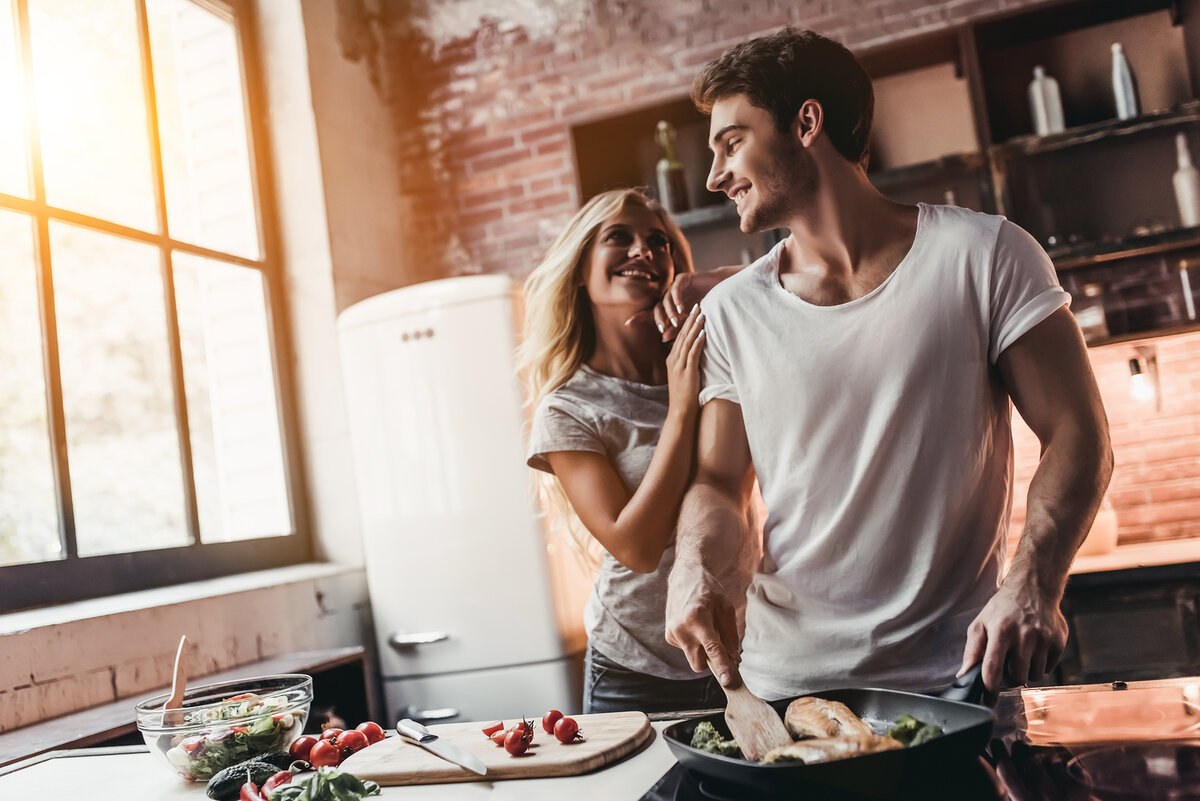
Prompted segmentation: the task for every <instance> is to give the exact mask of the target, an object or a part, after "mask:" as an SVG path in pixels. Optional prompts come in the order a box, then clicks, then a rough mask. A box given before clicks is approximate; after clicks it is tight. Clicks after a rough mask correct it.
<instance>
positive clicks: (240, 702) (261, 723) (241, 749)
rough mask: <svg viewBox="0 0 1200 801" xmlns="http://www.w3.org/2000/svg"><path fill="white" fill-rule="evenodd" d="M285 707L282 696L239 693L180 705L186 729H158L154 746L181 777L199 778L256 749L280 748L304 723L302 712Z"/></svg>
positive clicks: (238, 759) (270, 749)
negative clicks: (213, 702)
mask: <svg viewBox="0 0 1200 801" xmlns="http://www.w3.org/2000/svg"><path fill="white" fill-rule="evenodd" d="M287 707H288V699H287V697H286V696H282V695H278V696H265V697H264V696H259V695H256V694H254V693H243V694H242V695H235V696H233V697H232V698H229V699H226V701H225V702H224V703H222V704H220V705H218V706H214V707H210V708H208V709H198V710H186V711H183V712H182V715H183V719H182V721H181V723H180V724H179V725H180V727H181V728H183V727H186V728H188V729H192V731H189V732H187V733H184V734H174V735H172V734H164V735H162V736H161V737H159V738H158V747H159V749H160V750H162V751H163V753H164V754H165V755H166V757H167V761H168V762H170V763H171V766H172V767H173V768H175V770H176V771H177V772H178V773H179V774H180V775H181V776H183V777H184V778H186V779H190V780H192V781H205V780H207V779H209V778H211V777H212V775H213V774H214V773H217V772H218V771H219V770H221V769H222V768H224V767H228V766H229V765H235V764H237V763H239V762H244V761H246V760H247V759H250V758H251V757H253V756H257V755H258V754H261V753H264V752H267V751H277V750H284V751H286V750H287V745H288V744H289V743H290V742H291V741H292V740H293V739H295V737H296V735H297V734H299V732H300V730H301V729H303V728H304V714H303V713H302V712H293V711H286V710H287ZM195 727H202V728H199V729H198V730H197V729H196V728H195Z"/></svg>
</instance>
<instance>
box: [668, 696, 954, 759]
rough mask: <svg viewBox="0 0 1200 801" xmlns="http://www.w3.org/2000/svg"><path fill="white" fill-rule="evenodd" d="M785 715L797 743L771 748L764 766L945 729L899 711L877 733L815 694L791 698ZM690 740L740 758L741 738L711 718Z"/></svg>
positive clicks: (893, 744)
mask: <svg viewBox="0 0 1200 801" xmlns="http://www.w3.org/2000/svg"><path fill="white" fill-rule="evenodd" d="M783 719H784V725H785V726H787V730H788V732H789V733H790V734H791V735H792V736H793V737H795V738H796V742H794V743H792V744H791V745H785V746H782V747H780V748H775V749H773V750H771V751H770V752H768V753H767V755H766V757H765V758H764V759H763V764H766V763H774V762H802V763H805V764H814V763H817V762H828V761H830V760H834V759H844V758H846V757H851V756H859V755H861V754H870V753H875V752H876V751H891V750H894V749H897V748H904V747H909V748H911V747H913V746H916V745H921V744H922V743H926V742H929V741H930V740H932V739H934V738H936V737H941V736H942V735H943V734H944V732H943V731H942V729H941V727H939V726H937V725H935V724H932V723H926V722H924V721H922V720H920V719H918V718H916V717H914V716H912V715H901V716H900V717H898V718H896V720H895V722H894V723H893V724H892V726H891V728H889V729H888V731H887V734H878V733H876V732H875V731H874V730H872V728H871V726H870V725H869V724H868V723H867V722H866V721H864V720H863V719H862V718H860V717H858V715H855V714H854V713H853V712H851V711H850V708H849V707H847V706H846V705H845V704H843V703H840V702H838V701H829V700H826V699H824V698H816V697H813V696H807V697H804V698H797V699H796V700H795V701H792V703H791V704H789V705H788V708H787V711H786V712H785V713H784V716H783ZM691 744H692V747H693V748H700V749H703V750H705V751H710V752H712V753H714V754H720V755H721V756H729V757H739V758H740V757H741V756H742V752H741V751H740V750H739V748H738V744H737V741H735V740H726V739H725V738H723V737H722V736H721V733H720V732H718V731H717V729H716V727H714V726H713V724H711V723H709V722H708V721H702V722H701V723H699V724H697V726H696V728H695V731H694V732H693V733H692V742H691Z"/></svg>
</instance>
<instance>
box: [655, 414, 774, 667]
mask: <svg viewBox="0 0 1200 801" xmlns="http://www.w3.org/2000/svg"><path fill="white" fill-rule="evenodd" d="M696 453H697V466H696V478H695V480H694V481H693V482H692V485H691V487H690V488H689V489H688V491H687V494H686V495H684V498H683V506H682V509H681V510H680V514H679V526H678V528H677V534H676V542H675V565H674V567H673V568H672V569H671V575H670V577H669V579H668V582H667V627H666V631H667V642H669V643H671V644H672V645H675V646H676V647H678V648H681V649H683V651H684V653H685V654H687V659H688V663H689V664H690V665H691V666H692V670H695V671H696V672H697V673H702V672H704V671H705V670H706V669H707V667H708V665H709V664H711V665H712V671H713V673H714V674H715V675H716V676H717V678H718V679H719V680H720V682H721V684H723V685H725V686H736V684H737V681H736V680H735V678H734V677H735V676H736V675H737V662H738V661H739V657H738V652H739V644H740V636H739V633H738V626H737V622H736V621H737V616H736V610H737V608H738V607H740V606H741V605H742V604H743V603H744V602H745V594H746V588H747V587H748V586H749V583H750V579H751V577H752V576H753V574H754V568H755V566H756V565H757V564H758V558H759V556H760V553H759V551H760V547H759V546H760V543H759V540H758V538H757V536H756V534H757V532H754V531H750V527H749V526H748V525H747V522H748V512H749V508H750V494H751V491H752V488H753V485H754V470H753V464H752V462H751V459H750V446H749V444H748V443H747V441H746V429H745V426H744V425H743V423H742V409H741V407H740V406H738V405H737V404H735V403H732V402H730V401H726V400H713V401H710V402H709V403H708V404H706V405H705V406H704V408H703V409H702V410H701V413H700V430H699V435H698V441H697V445H696Z"/></svg>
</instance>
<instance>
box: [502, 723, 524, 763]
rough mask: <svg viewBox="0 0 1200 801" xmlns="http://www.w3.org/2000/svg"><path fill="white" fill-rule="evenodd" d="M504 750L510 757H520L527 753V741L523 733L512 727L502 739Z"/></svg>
mask: <svg viewBox="0 0 1200 801" xmlns="http://www.w3.org/2000/svg"><path fill="white" fill-rule="evenodd" d="M504 750H505V751H507V752H508V753H509V755H510V756H520V755H521V754H523V753H525V752H526V751H528V750H529V741H528V740H526V739H525V733H524V732H523V731H520V730H519V729H517V728H516V727H515V726H514V727H513V728H512V729H511V730H510V731H509V732H508V735H507V736H506V737H505V738H504Z"/></svg>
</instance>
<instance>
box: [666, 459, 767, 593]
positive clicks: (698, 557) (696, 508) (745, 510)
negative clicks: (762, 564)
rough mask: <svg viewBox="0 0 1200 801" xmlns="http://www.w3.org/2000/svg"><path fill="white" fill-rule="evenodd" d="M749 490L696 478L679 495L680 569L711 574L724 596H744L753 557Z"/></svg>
mask: <svg viewBox="0 0 1200 801" xmlns="http://www.w3.org/2000/svg"><path fill="white" fill-rule="evenodd" d="M749 500H750V498H749V492H748V491H743V492H741V493H734V492H730V491H729V490H726V489H723V488H720V487H717V486H715V485H713V484H709V483H707V482H705V481H703V480H698V481H697V482H696V483H695V484H693V485H692V486H691V487H690V488H689V489H688V491H687V494H686V495H684V497H683V506H682V508H681V509H680V512H679V527H678V533H677V540H676V544H675V565H676V568H677V569H678V570H680V571H686V572H689V573H691V572H693V571H697V570H699V571H703V572H704V573H707V574H709V575H712V576H714V577H715V578H716V579H717V580H718V581H719V582H720V583H721V586H723V587H724V588H725V591H726V592H727V593H728V594H729V597H730V600H731V601H732V600H734V599H741V598H743V597H744V596H745V592H746V588H747V586H749V583H750V578H751V577H752V576H753V574H754V567H755V565H756V564H757V562H758V556H759V550H760V548H759V540H758V538H757V537H756V536H754V534H756V532H752V531H750V519H749V506H750V504H749Z"/></svg>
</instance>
